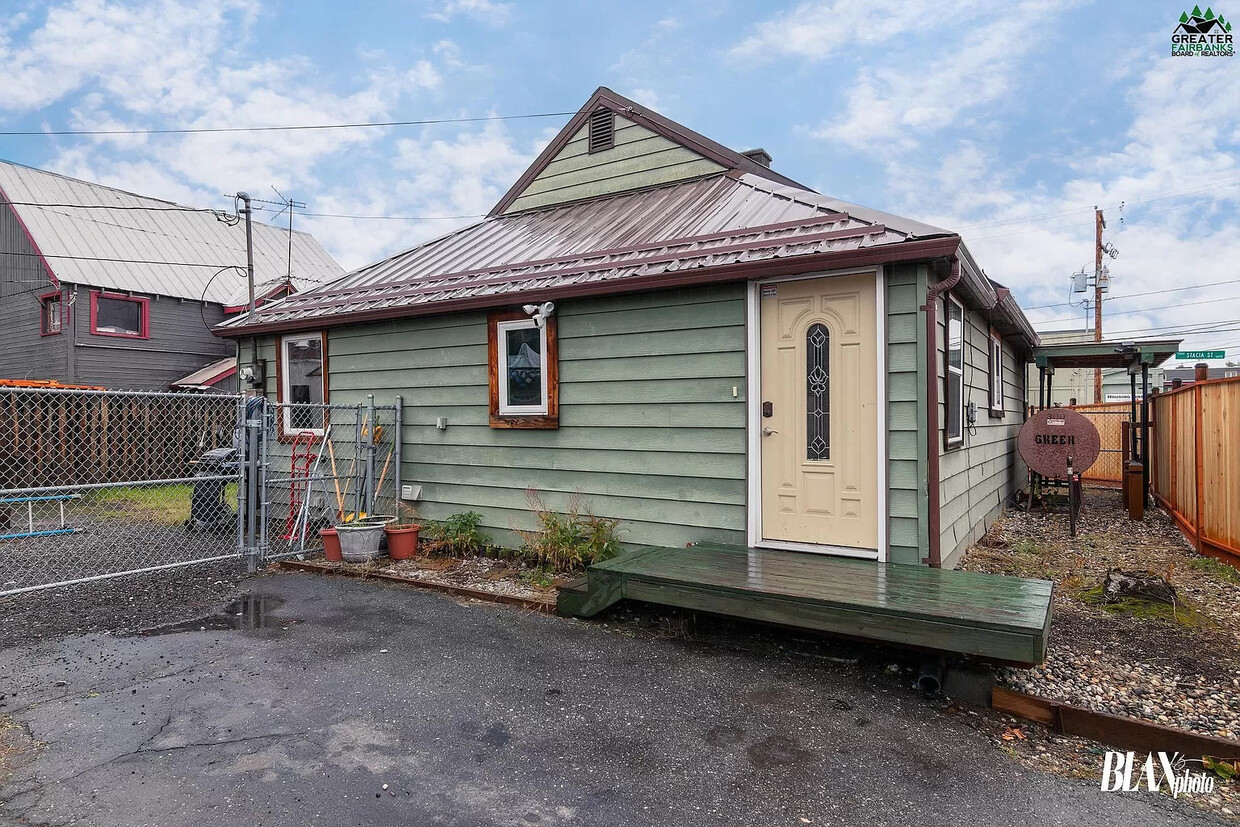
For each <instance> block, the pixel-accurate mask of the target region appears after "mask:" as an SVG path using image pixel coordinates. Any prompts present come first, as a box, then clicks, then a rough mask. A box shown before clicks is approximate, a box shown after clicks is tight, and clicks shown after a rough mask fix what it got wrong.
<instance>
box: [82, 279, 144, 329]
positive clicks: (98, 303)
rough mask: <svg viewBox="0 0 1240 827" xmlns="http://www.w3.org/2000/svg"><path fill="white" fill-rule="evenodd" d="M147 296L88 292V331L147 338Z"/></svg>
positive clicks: (96, 291) (97, 291)
mask: <svg viewBox="0 0 1240 827" xmlns="http://www.w3.org/2000/svg"><path fill="white" fill-rule="evenodd" d="M150 312H151V302H150V299H146V298H142V297H140V296H126V295H124V294H121V293H104V292H101V291H99V290H95V291H92V292H91V294H90V332H91V333H92V334H94V335H96V336H120V337H122V338H126V339H147V338H150V319H151V316H150Z"/></svg>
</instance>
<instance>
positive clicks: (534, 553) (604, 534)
mask: <svg viewBox="0 0 1240 827" xmlns="http://www.w3.org/2000/svg"><path fill="white" fill-rule="evenodd" d="M525 498H526V500H527V501H528V502H529V504H530V510H531V511H533V512H534V517H535V518H536V519H537V521H538V529H537V530H535V531H523V530H521V529H517V530H516V531H517V533H518V534H520V535H521V539H522V540H524V541H525V546H524V549H523V551H524V553H525V555H526V557H527V558H528V559H529V560H530V562H532V563H534V564H535V565H538V566H544V567H546V568H549V569H553V570H555V571H573V570H579V569H584V568H585V567H586V566H588V565H590V564H591V563H594V562H597V561H599V560H606V559H607V558H608V557H611V556H613V555H615V554H616V553H617V552H618V551H620V540H619V538H618V537H617V536H616V535H617V534H618V533H619V526H620V521H619V520H616V519H612V518H609V517H599V516H597V515H595V514H594V513H593V512H592V511H591V510H590V507H589V505H588V504H587V503H586V502H585V499H584V497H582V495H581V492H580V491H578V492H576V493H574V494H573V495H572V496H570V497H569V498H568V510H567V511H566V512H565V513H563V514H560V513H558V512H555V511H552V510H551V509H550V508H548V507H547V505H546V503H545V502H544V501H543V499H542V496H541V495H540V494H539V493H538V489H537V488H534V487H533V486H530V487H529V488H527V489H526V490H525Z"/></svg>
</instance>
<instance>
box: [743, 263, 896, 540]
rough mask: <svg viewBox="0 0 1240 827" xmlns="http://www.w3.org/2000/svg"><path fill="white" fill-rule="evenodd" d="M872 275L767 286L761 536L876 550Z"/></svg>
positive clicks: (763, 336) (763, 331) (763, 334)
mask: <svg viewBox="0 0 1240 827" xmlns="http://www.w3.org/2000/svg"><path fill="white" fill-rule="evenodd" d="M874 291H875V277H874V274H873V273H865V274H861V275H852V276H836V277H831V278H820V279H807V280H804V281H785V282H779V283H777V284H768V285H763V286H762V287H760V288H759V294H760V296H761V298H760V299H759V301H760V302H761V318H760V325H761V342H762V345H761V347H762V354H761V359H762V372H761V384H762V399H761V403H760V404H761V406H762V410H761V414H760V416H759V418H758V422H759V426H758V427H759V428H760V429H761V436H760V437H759V438H758V439H759V442H758V444H759V450H760V452H761V469H762V481H761V492H762V521H761V534H762V537H761V539H762V540H765V541H775V542H786V543H810V544H814V545H824V546H840V547H847V548H851V549H873V550H877V548H878V482H877V479H878V471H877V466H878V458H877V453H878V387H877V382H878V378H877V373H878V354H877V330H876V325H877V322H876V320H875V317H874V312H875V303H874Z"/></svg>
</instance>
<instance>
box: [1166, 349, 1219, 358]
mask: <svg viewBox="0 0 1240 827" xmlns="http://www.w3.org/2000/svg"><path fill="white" fill-rule="evenodd" d="M1226 355H1227V351H1225V350H1177V351H1176V352H1175V358H1177V359H1222V358H1223V357H1224V356H1226Z"/></svg>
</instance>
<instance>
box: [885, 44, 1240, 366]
mask: <svg viewBox="0 0 1240 827" xmlns="http://www.w3.org/2000/svg"><path fill="white" fill-rule="evenodd" d="M1238 83H1240V64H1237V63H1235V62H1234V61H1229V60H1216V61H1206V60H1185V59H1177V58H1170V57H1167V58H1162V59H1159V60H1157V61H1156V62H1155V63H1154V64H1153V65H1151V66H1148V67H1147V68H1146V70H1145V71H1144V72H1142V73H1139V74H1138V75H1137V76H1136V77H1135V84H1134V85H1133V87H1132V88H1131V89H1130V91H1129V92H1128V94H1127V100H1126V103H1127V106H1128V109H1129V110H1130V111H1131V115H1130V121H1129V123H1128V125H1127V128H1126V131H1125V133H1124V137H1125V138H1126V142H1125V143H1124V144H1123V145H1122V147H1121V148H1120V149H1118V150H1115V151H1111V152H1105V151H1099V149H1098V147H1096V146H1086V147H1083V148H1082V149H1081V150H1080V151H1079V152H1078V154H1076V155H1075V156H1073V157H1071V158H1069V159H1067V164H1068V166H1069V168H1070V169H1071V170H1072V173H1073V175H1072V177H1071V178H1070V179H1069V180H1067V181H1066V182H1064V183H1062V184H1061V185H1058V186H1055V187H1053V188H1052V187H1046V186H1040V185H1034V186H1030V185H1028V184H1024V183H1022V182H1021V181H1020V180H1019V175H1020V173H1021V170H1019V169H1017V170H1013V169H1012V165H1011V164H1010V163H1009V162H1007V160H1006V159H1005V158H1003V157H1002V156H1001V155H999V154H998V152H997V151H996V150H995V149H993V148H986V147H984V146H982V145H979V144H976V143H973V142H970V141H962V142H959V143H958V144H957V145H956V147H955V149H954V150H952V151H950V152H948V153H946V154H945V155H943V156H942V158H941V159H940V161H939V162H938V163H937V165H936V164H925V163H924V162H925V159H924V158H923V159H921V161H920V162H919V161H918V160H915V159H914V158H908V159H897V160H895V161H893V162H892V164H891V166H890V167H889V169H888V171H887V174H888V175H887V177H888V180H889V181H891V182H893V185H892V187H891V192H892V194H893V195H894V196H895V197H896V199H898V200H899V201H902V202H903V203H902V204H901V205H900V206H899V207H898V209H899V210H900V211H903V212H906V213H908V214H912V215H917V216H918V217H921V218H923V219H925V220H927V221H930V222H931V223H934V224H938V225H940V226H945V227H948V228H951V229H956V230H960V231H961V232H962V234H963V236H964V238H965V240H966V242H967V243H968V244H969V247H970V249H971V250H972V251H973V253H974V255H975V256H976V257H977V259H978V260H979V262H981V264H982V265H983V266H984V267H985V268H986V270H987V272H988V273H989V274H990V275H991V276H992V277H993V278H995V279H997V280H998V281H1000V282H1003V283H1004V284H1006V285H1008V286H1009V287H1012V288H1013V289H1015V290H1016V291H1017V295H1018V298H1019V299H1020V301H1021V303H1022V305H1024V306H1026V307H1030V308H1033V307H1037V306H1038V305H1044V304H1054V305H1056V306H1054V307H1048V308H1038V309H1030V310H1029V311H1028V315H1029V317H1030V318H1031V320H1033V321H1034V322H1035V324H1037V325H1038V326H1040V327H1045V328H1047V329H1062V328H1069V327H1080V326H1081V325H1082V323H1083V321H1084V318H1085V317H1084V313H1083V311H1082V310H1081V309H1080V308H1079V307H1073V306H1072V305H1069V304H1067V303H1066V302H1067V300H1068V276H1069V274H1070V273H1072V272H1073V271H1076V270H1079V269H1081V268H1082V267H1085V268H1086V269H1087V270H1090V271H1092V268H1093V258H1094V231H1093V206H1094V205H1102V206H1103V207H1104V209H1105V212H1106V217H1107V221H1108V229H1107V231H1106V234H1105V238H1106V240H1107V241H1108V242H1110V243H1112V244H1114V245H1115V246H1116V247H1117V248H1118V249H1119V251H1120V255H1119V258H1118V259H1116V260H1115V261H1113V262H1109V263H1108V266H1109V268H1110V271H1111V274H1112V291H1111V294H1110V296H1109V298H1108V300H1106V301H1105V303H1104V310H1105V321H1104V332H1107V333H1108V335H1112V334H1113V335H1115V336H1119V337H1128V338H1133V337H1135V336H1139V335H1142V331H1143V330H1145V331H1148V330H1154V333H1153V334H1152V335H1164V334H1163V333H1161V332H1158V331H1157V330H1156V329H1157V328H1162V327H1165V326H1170V325H1189V324H1203V325H1204V324H1209V323H1214V322H1233V323H1234V322H1235V320H1236V319H1237V318H1240V290H1237V289H1235V288H1234V287H1223V288H1220V287H1214V288H1206V289H1201V290H1196V291H1177V292H1175V293H1163V292H1157V291H1164V290H1167V289H1168V288H1179V287H1188V286H1192V285H1201V284H1209V283H1214V282H1221V281H1228V280H1233V279H1236V278H1240V273H1237V272H1236V266H1235V262H1236V261H1240V210H1238V209H1237V207H1240V99H1236V98H1235V96H1230V97H1225V96H1216V98H1214V99H1213V102H1212V105H1211V106H1208V107H1202V106H1200V105H1198V102H1196V101H1194V100H1193V99H1192V97H1191V96H1186V95H1185V94H1184V91H1185V90H1186V89H1194V88H1195V89H1226V88H1233V87H1235V85H1236V84H1238ZM1111 116H1112V117H1113V118H1114V119H1116V121H1117V122H1118V123H1120V124H1122V123H1123V121H1122V120H1120V119H1121V118H1122V117H1123V106H1122V105H1121V103H1120V102H1117V103H1116V105H1115V107H1114V108H1113V110H1112V112H1111ZM1109 138H1110V136H1108V139H1109ZM928 201H930V202H932V203H927V202H928ZM1121 201H1123V202H1126V204H1125V207H1124V209H1123V210H1122V211H1121V210H1120V209H1119V207H1118V205H1119V203H1120V202H1121ZM1121 218H1122V221H1121ZM1203 301H1204V303H1203ZM1232 326H1233V327H1234V326H1235V325H1234V324H1233V325H1232ZM1235 343H1240V332H1238V331H1236V330H1232V331H1230V332H1224V333H1215V334H1191V335H1189V339H1188V344H1189V346H1190V347H1196V346H1200V347H1205V346H1208V345H1219V344H1233V345H1234V344H1235Z"/></svg>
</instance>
